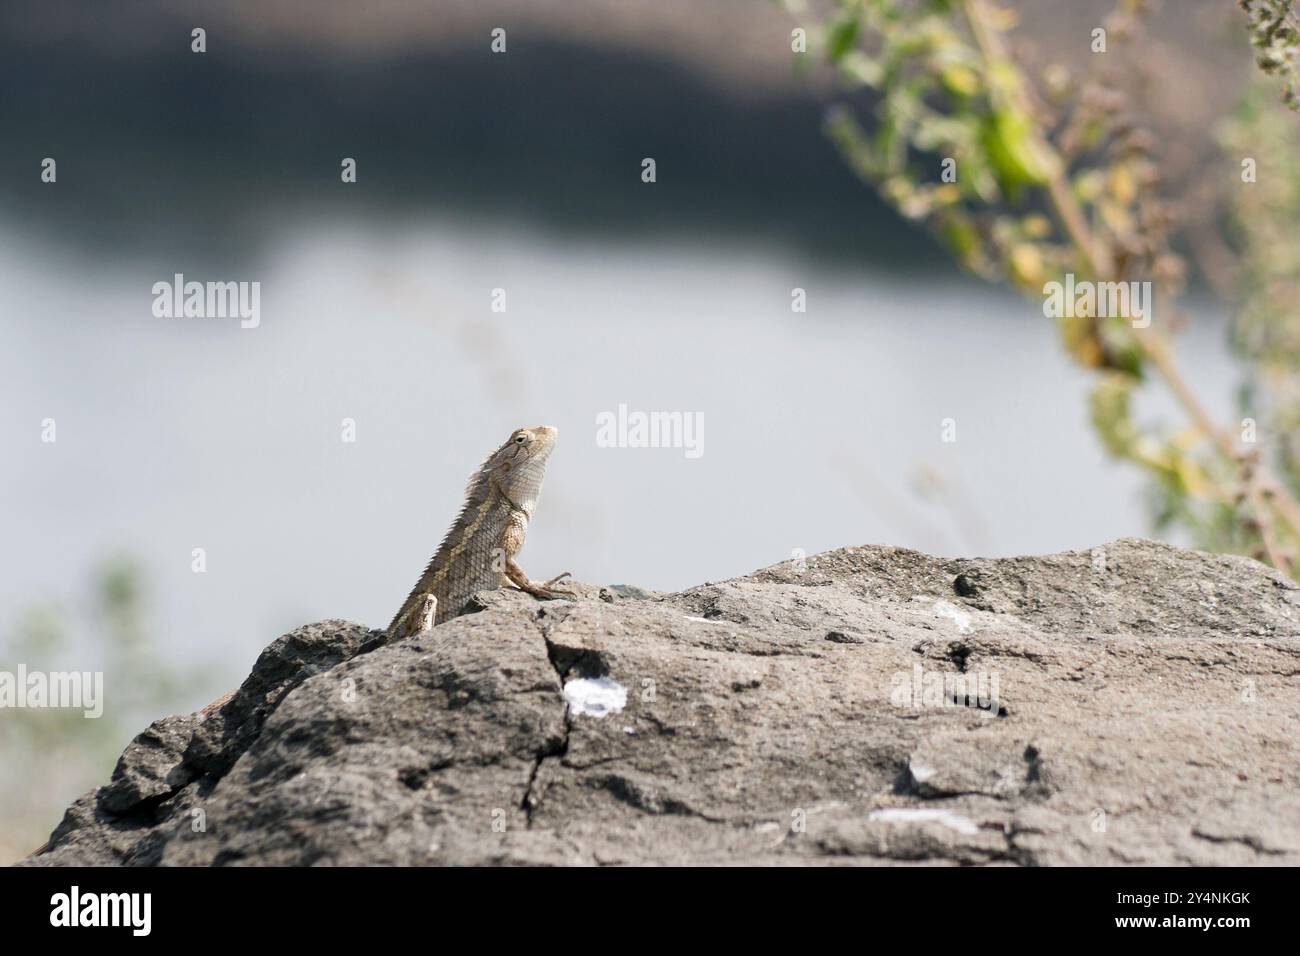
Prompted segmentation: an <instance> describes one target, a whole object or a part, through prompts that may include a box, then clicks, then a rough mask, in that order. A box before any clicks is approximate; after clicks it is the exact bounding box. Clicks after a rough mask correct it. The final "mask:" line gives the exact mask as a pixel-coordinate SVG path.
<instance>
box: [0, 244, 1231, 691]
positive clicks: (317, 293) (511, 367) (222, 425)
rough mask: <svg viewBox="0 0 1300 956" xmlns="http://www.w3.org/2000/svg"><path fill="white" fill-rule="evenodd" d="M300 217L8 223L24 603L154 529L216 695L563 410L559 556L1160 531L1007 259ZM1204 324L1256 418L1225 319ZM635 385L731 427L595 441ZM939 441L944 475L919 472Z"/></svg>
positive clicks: (695, 556)
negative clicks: (1010, 281) (37, 227)
mask: <svg viewBox="0 0 1300 956" xmlns="http://www.w3.org/2000/svg"><path fill="white" fill-rule="evenodd" d="M295 222H297V223H298V225H296V226H295V228H292V229H285V230H280V231H275V230H272V232H271V235H270V236H269V237H264V238H269V240H270V241H267V242H266V243H265V245H266V248H268V249H270V250H271V251H270V252H269V253H267V254H265V255H260V254H259V255H257V256H255V257H254V260H253V261H252V262H251V263H248V264H245V265H243V266H241V267H240V268H239V269H238V270H237V271H228V272H220V271H218V272H214V271H212V270H211V269H210V268H209V269H206V270H203V271H200V270H199V269H198V268H197V267H195V268H192V269H185V268H184V266H183V265H178V264H177V263H175V262H171V261H169V262H159V261H143V260H135V261H126V262H123V261H114V260H112V259H111V258H105V257H102V256H100V257H95V258H93V259H78V258H75V257H73V256H72V255H71V254H70V253H69V252H68V251H67V250H65V249H62V248H55V247H42V246H40V245H35V244H33V243H32V242H31V241H29V240H28V241H24V240H21V239H20V238H19V236H18V235H16V234H15V233H13V232H8V233H0V249H2V250H3V252H2V254H0V283H3V288H4V290H5V291H4V300H5V303H6V306H5V308H4V310H3V313H2V314H0V315H2V317H0V333H2V334H3V341H4V349H3V353H2V354H0V381H3V382H4V401H3V402H2V403H0V428H2V429H3V433H4V436H5V441H4V444H3V448H4V453H5V467H4V468H3V469H0V481H3V483H4V484H3V493H2V494H0V526H3V528H4V535H3V540H4V548H3V551H2V552H0V562H2V564H0V622H2V625H0V626H4V627H9V626H11V624H12V622H13V621H14V619H15V617H16V615H17V613H18V612H19V610H20V609H21V608H23V607H25V606H27V605H29V604H31V603H32V602H35V601H44V600H56V601H57V600H64V601H67V600H72V599H74V598H75V597H76V594H77V593H78V591H79V589H81V588H82V587H84V584H85V581H86V576H87V574H88V572H89V568H90V567H91V566H92V565H93V564H94V563H95V562H96V561H97V560H100V559H102V558H103V557H104V556H105V555H106V554H111V553H117V552H122V551H126V552H128V553H133V554H136V555H138V556H139V557H140V558H141V559H142V561H143V563H144V567H145V570H146V572H147V576H148V581H149V584H150V600H151V620H150V624H151V626H152V627H153V628H154V630H155V632H156V633H158V634H159V635H161V636H162V638H163V639H164V641H165V642H166V644H167V646H168V647H170V648H172V649H173V651H174V653H175V654H177V655H186V656H190V657H193V658H195V659H199V660H214V659H215V660H216V661H217V662H218V663H217V664H216V665H215V666H213V667H212V669H211V687H210V688H208V690H206V691H204V695H203V696H202V697H201V699H200V698H199V697H196V699H195V700H194V701H193V702H192V703H193V704H194V706H199V705H201V704H203V703H205V702H206V700H207V699H208V697H210V696H212V695H215V694H216V693H218V692H220V691H222V690H224V689H226V688H227V687H230V686H234V684H236V683H237V682H238V681H239V680H240V679H241V678H242V677H243V676H244V675H245V674H246V673H247V670H248V667H249V665H250V664H251V662H252V660H253V658H254V657H255V656H256V654H257V653H258V651H259V650H260V649H261V648H262V647H263V646H264V645H265V644H266V643H267V642H269V641H270V640H271V639H273V638H274V637H275V636H277V635H279V634H280V633H282V632H283V631H286V630H288V629H290V628H292V627H295V626H297V625H298V624H301V623H304V622H306V621H311V620H316V619H320V618H324V617H343V618H350V619H353V620H357V621H362V622H365V623H368V624H371V625H375V626H383V625H385V624H386V623H387V621H388V619H389V617H390V615H391V614H392V612H393V610H394V609H395V608H396V606H397V605H398V604H399V603H400V601H401V600H402V598H403V597H404V596H405V595H406V593H407V590H408V589H409V588H410V586H411V584H412V583H413V581H414V579H415V577H416V576H417V575H418V573H419V571H420V570H421V568H422V567H423V564H424V562H425V561H426V560H427V559H428V556H429V554H430V553H431V551H432V549H433V548H434V546H435V545H436V543H437V541H438V540H439V538H440V537H441V535H442V533H443V532H444V530H445V529H446V526H447V525H448V524H449V523H450V521H451V518H452V516H453V514H454V512H455V510H456V508H457V505H458V501H459V497H460V494H461V491H462V488H463V486H464V482H465V479H466V478H467V476H468V475H469V473H470V471H471V470H472V469H473V468H474V467H475V466H476V465H477V464H478V462H479V461H480V460H481V459H482V458H483V457H484V456H485V455H486V454H487V452H488V451H490V450H491V449H492V448H493V447H494V446H495V445H496V444H498V443H499V442H500V441H502V440H504V438H505V437H506V436H507V435H508V433H509V432H510V430H511V429H512V428H514V427H516V426H519V425H532V424H541V423H545V424H553V425H556V426H558V427H559V429H560V444H559V447H558V449H557V452H556V454H555V456H554V457H553V459H552V461H551V466H550V472H549V476H548V479H547V485H546V490H545V494H544V495H543V499H542V503H541V506H540V508H539V511H538V514H537V517H536V519H535V521H534V522H533V525H532V529H531V531H530V537H529V542H528V546H527V548H526V549H525V551H524V553H523V556H522V564H523V566H524V567H525V568H526V569H527V570H528V571H529V573H530V574H532V575H533V576H534V577H549V576H551V575H554V574H556V573H558V572H560V571H572V572H573V573H574V574H575V575H576V576H577V577H578V578H580V579H584V580H589V581H597V582H630V583H635V584H639V585H643V586H646V587H650V588H661V589H676V588H681V587H686V586H689V585H692V584H697V583H700V582H702V581H705V580H710V579H712V580H717V579H721V578H725V577H728V576H732V575H738V574H744V573H746V572H749V571H751V570H753V569H755V568H758V567H761V566H764V565H768V564H771V563H774V562H777V561H781V560H784V559H786V558H788V557H789V556H790V555H791V552H792V551H793V550H794V549H797V548H801V549H803V550H804V551H806V552H807V553H809V554H812V553H815V552H817V551H820V550H824V549H827V548H834V547H839V546H843V545H852V544H862V543H867V542H886V543H891V544H898V545H905V546H909V547H914V548H919V549H923V550H927V551H932V552H938V553H945V554H974V553H979V554H987V555H1009V554H1016V553H1028V552H1049V551H1055V550H1061V549H1066V548H1078V547H1088V546H1092V545H1095V544H1098V543H1100V542H1103V541H1106V540H1108V539H1111V538H1114V537H1117V536H1120V535H1129V534H1145V533H1148V532H1149V525H1148V521H1147V513H1146V510H1145V508H1144V506H1143V502H1142V499H1141V494H1140V492H1141V489H1142V487H1143V483H1142V479H1141V477H1140V476H1139V475H1137V474H1136V473H1134V472H1133V471H1132V470H1130V469H1128V468H1126V467H1124V466H1120V465H1115V464H1113V463H1111V462H1109V461H1108V460H1107V459H1106V458H1105V456H1104V454H1103V452H1102V451H1101V450H1100V447H1099V445H1098V443H1097V442H1096V440H1095V439H1094V437H1093V435H1092V432H1091V429H1090V426H1089V424H1088V422H1087V411H1086V404H1085V395H1086V392H1087V388H1088V381H1089V379H1088V376H1087V375H1085V374H1084V373H1082V372H1080V371H1079V370H1077V369H1075V368H1074V367H1073V366H1071V365H1070V364H1069V363H1068V362H1067V361H1066V359H1065V358H1064V357H1063V355H1062V353H1061V351H1060V348H1059V346H1058V344H1057V340H1056V335H1055V333H1054V331H1053V329H1052V328H1051V327H1050V324H1049V323H1048V322H1047V321H1046V320H1044V319H1043V318H1042V316H1041V312H1040V311H1039V309H1038V307H1037V306H1036V305H1035V304H1034V303H1027V302H1025V301H1023V300H1021V299H1018V298H1015V297H1013V296H1010V295H1008V294H1005V293H1003V292H1000V291H997V290H993V289H990V288H988V287H985V286H983V285H981V284H979V283H976V282H974V281H969V282H951V283H946V284H943V283H929V284H927V283H925V282H918V281H916V280H915V279H914V278H909V279H899V280H894V279H891V278H890V276H888V275H882V274H875V275H872V274H862V273H857V272H844V271H835V270H826V269H822V268H819V267H817V266H816V265H815V264H812V263H810V262H809V261H807V260H805V259H802V258H799V257H796V256H794V255H792V254H790V253H788V252H785V251H783V250H780V249H776V248H771V249H769V248H761V247H745V246H740V245H733V246H732V247H729V248H728V247H719V246H718V245H717V244H716V243H712V244H710V245H708V246H707V247H706V246H704V245H700V246H698V247H692V246H690V245H684V244H680V243H674V244H663V243H646V244H638V243H635V242H627V243H622V244H613V243H595V242H591V243H583V242H580V241H569V240H557V239H555V238H554V237H553V236H551V235H548V234H544V233H530V232H527V231H524V230H519V229H513V230H504V229H502V230H496V231H492V230H484V229H483V228H482V227H479V226H475V225H473V224H470V223H467V222H463V221H454V220H431V221H429V222H428V223H426V224H425V225H423V226H419V227H404V228H400V229H397V230H394V229H392V228H385V227H384V226H383V224H380V223H376V224H375V225H374V226H373V227H358V226H357V224H356V223H355V222H353V223H350V224H348V225H342V224H331V223H329V222H325V221H313V222H311V223H310V224H309V225H303V224H302V221H301V220H295ZM178 269H179V270H181V271H185V272H186V273H187V278H191V279H199V280H209V279H210V280H227V279H234V280H248V281H260V282H261V283H262V298H261V307H262V319H261V325H260V327H259V328H257V329H253V330H243V329H241V328H239V324H238V321H237V320H232V319H187V320H176V319H171V320H169V319H159V318H155V317H154V316H153V315H152V313H151V309H150V306H151V303H152V293H151V291H150V289H151V286H152V285H153V283H154V282H156V281H159V280H169V279H170V278H171V276H172V274H173V272H175V271H178ZM796 286H798V287H802V288H804V289H806V290H807V295H808V311H807V313H806V314H802V315H800V314H793V313H792V312H791V308H790V292H791V289H792V288H793V287H796ZM494 288H504V289H505V290H506V296H507V299H506V301H507V311H506V312H505V313H504V314H493V313H492V312H491V311H490V309H489V305H490V301H491V294H492V290H493V289H494ZM1180 345H1181V351H1182V354H1183V358H1184V362H1185V364H1186V365H1187V366H1188V367H1189V369H1190V370H1191V372H1192V377H1193V378H1194V379H1195V380H1196V381H1197V383H1198V386H1199V387H1200V388H1201V389H1202V391H1203V392H1204V393H1205V394H1206V395H1207V398H1208V399H1209V400H1210V404H1211V405H1212V406H1214V407H1216V408H1217V409H1219V410H1221V411H1224V412H1226V411H1227V410H1228V408H1229V402H1228V400H1229V397H1230V395H1231V389H1232V386H1233V383H1234V381H1235V378H1234V372H1233V368H1232V365H1231V363H1230V361H1229V359H1228V358H1227V357H1226V354H1225V351H1224V349H1223V346H1222V344H1221V333H1220V332H1219V331H1218V330H1217V328H1216V327H1215V324H1214V323H1213V322H1206V323H1202V325H1200V326H1197V327H1196V328H1195V329H1194V330H1193V332H1192V333H1190V334H1188V335H1186V336H1184V337H1183V339H1182V340H1181V343H1180ZM620 403H625V404H627V405H628V406H629V407H630V408H632V409H640V410H645V411H654V410H667V411H684V412H698V413H701V414H702V415H703V418H704V446H703V447H704V454H703V456H702V457H701V458H699V459H689V458H687V457H686V456H685V454H684V453H683V451H682V450H680V449H626V448H613V449H610V448H599V447H597V445H596V441H595V433H596V427H595V421H596V416H597V414H598V413H600V412H602V411H615V410H616V409H617V408H618V406H619V404H620ZM1166 410H1167V405H1166V403H1165V402H1164V401H1163V400H1162V399H1160V398H1159V397H1158V396H1155V395H1153V396H1151V397H1148V398H1147V399H1146V400H1145V403H1144V406H1143V414H1144V415H1155V416H1160V415H1162V414H1164V413H1165V411H1166ZM47 417H48V418H53V419H55V420H56V422H57V429H58V431H57V435H58V440H57V442H56V443H55V444H52V445H50V444H43V443H42V442H41V441H40V433H41V424H40V423H41V421H42V420H43V419H45V418H47ZM948 417H951V418H954V419H955V420H956V422H957V441H956V443H954V444H944V443H942V442H941V441H940V422H941V420H942V419H944V418H948ZM345 418H351V419H354V420H355V422H356V430H357V440H356V442H355V443H351V444H349V443H345V442H343V441H342V440H341V437H340V436H341V422H342V420H343V419H345ZM926 469H928V470H930V471H931V472H932V473H933V474H935V475H937V476H938V477H939V479H940V480H941V481H942V482H944V484H945V487H946V488H947V489H948V491H947V493H946V494H945V495H944V496H942V497H941V498H940V499H938V500H925V499H923V498H922V497H921V496H920V495H918V494H917V492H916V478H917V475H918V472H919V471H922V470H926ZM194 548H204V549H206V554H207V571H206V573H203V574H195V573H193V572H192V571H191V551H192V549H194ZM209 691H210V693H209Z"/></svg>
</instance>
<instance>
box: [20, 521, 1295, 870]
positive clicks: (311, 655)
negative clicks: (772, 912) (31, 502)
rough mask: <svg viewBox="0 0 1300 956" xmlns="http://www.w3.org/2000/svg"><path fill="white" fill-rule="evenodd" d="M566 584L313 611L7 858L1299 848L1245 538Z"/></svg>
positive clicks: (1281, 644) (1044, 860)
mask: <svg viewBox="0 0 1300 956" xmlns="http://www.w3.org/2000/svg"><path fill="white" fill-rule="evenodd" d="M579 592H580V593H579V596H578V597H577V598H575V600H572V601H553V602H547V603H544V604H539V603H537V602H536V601H534V600H533V599H532V598H529V597H527V596H525V595H523V594H521V593H519V592H512V591H505V590H502V591H496V592H485V593H484V594H482V595H480V597H479V603H480V605H481V606H482V609H481V610H479V611H478V612H477V613H473V614H468V615H466V616H463V617H460V618H458V619H456V620H453V621H449V622H447V623H445V624H443V625H441V626H439V627H438V628H436V629H435V630H434V631H433V632H431V633H429V634H426V635H422V636H420V637H416V638H412V639H410V640H407V641H403V642H399V643H397V644H393V645H385V644H384V643H383V641H382V640H381V638H382V635H381V634H380V633H379V632H376V631H370V630H368V629H366V628H364V627H362V626H360V625H356V624H350V623H346V622H342V621H325V622H322V623H319V624H311V625H307V626H306V627H302V628H299V629H298V630H296V631H294V632H292V633H291V634H287V635H285V636H284V637H281V638H280V639H278V640H277V641H275V642H274V643H272V644H271V645H270V646H269V647H268V648H267V649H266V651H265V652H264V653H263V654H262V656H261V657H260V658H259V660H258V662H257V664H256V666H255V667H254V669H253V672H252V674H251V675H250V676H249V678H248V680H246V681H245V682H244V684H243V686H242V687H241V688H240V689H239V690H238V691H237V692H236V693H235V694H234V695H232V696H231V697H230V698H229V699H224V700H222V701H218V702H216V703H215V704H213V705H212V706H211V707H209V708H207V709H206V710H204V711H201V712H199V713H197V714H194V715H191V716H188V717H169V718H166V719H164V720H160V721H157V722H156V723H154V724H153V725H152V726H151V727H149V729H148V730H146V731H145V732H144V733H143V734H141V735H140V736H139V737H138V738H136V740H135V741H133V742H132V743H131V745H130V746H129V747H128V748H127V750H126V752H125V753H124V754H123V755H122V759H121V761H120V762H119V764H118V767H117V769H116V771H115V772H114V774H113V779H112V781H111V782H110V783H109V784H108V785H107V786H105V787H102V788H100V789H98V790H96V791H94V792H92V793H90V794H88V795H86V796H85V797H82V798H81V799H80V800H78V801H77V802H76V803H75V804H74V805H73V806H72V807H71V808H69V810H68V811H67V814H66V816H65V818H64V820H63V822H62V823H61V824H60V825H59V827H58V828H57V829H56V830H55V832H54V834H53V836H52V837H51V841H50V844H49V846H48V848H47V849H45V850H44V851H43V852H41V853H39V854H38V855H34V856H33V857H31V858H29V859H28V860H27V861H25V862H26V863H27V864H32V865H63V864H120V863H125V864H145V865H148V864H175V865H208V864H217V865H220V864H345V865H346V864H500V863H521V864H618V863H628V864H636V863H669V864H671V863H692V864H698V863H734V864H745V863H762V864H786V863H792V864H799V863H864V864H899V863H934V864H1012V865H1016V864H1019V865H1054V864H1102V865H1105V864H1254V863H1258V864H1278V865H1280V864H1296V863H1300V759H1298V757H1297V753H1298V751H1300V743H1298V741H1300V592H1298V591H1297V589H1296V587H1295V585H1293V584H1292V583H1290V582H1288V581H1285V580H1283V579H1281V578H1279V577H1277V576H1276V575H1275V574H1273V573H1272V572H1271V571H1269V570H1268V569H1266V568H1264V567H1263V566H1262V565H1259V564H1256V563H1255V562H1253V561H1249V560H1247V559H1242V558H1233V557H1220V556H1213V555H1207V554H1202V553H1199V552H1193V551H1184V550H1180V549H1177V548H1172V547H1168V546H1166V545H1161V544H1155V543H1152V542H1148V541H1141V540H1133V539H1125V540H1121V541H1117V542H1115V543H1113V544H1110V545H1107V546H1105V547H1103V548H1097V549H1093V550H1092V551H1091V552H1071V553H1066V554H1059V555H1052V556H1048V557H1036V558H1015V559H1007V560H967V559H951V560H950V559H943V558H934V557H929V556H926V555H923V554H919V553H916V552H913V551H906V550H902V549H898V548H888V547H863V548H845V549H842V550H838V551H832V552H828V553H825V554H822V555H818V556H816V557H812V558H809V559H807V562H806V565H800V564H795V563H793V562H788V563H785V564H781V565H777V566H774V567H771V568H768V569H766V570H763V571H760V572H757V573H756V574H753V575H750V576H749V577H744V578H738V579H735V580H732V581H725V582H722V583H720V584H706V585H704V586H701V587H697V588H692V589H690V590H688V591H684V592H682V593H680V594H670V595H663V594H654V593H650V592H645V591H642V590H640V589H636V588H594V587H587V586H579Z"/></svg>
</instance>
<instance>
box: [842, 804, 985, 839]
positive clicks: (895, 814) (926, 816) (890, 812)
mask: <svg viewBox="0 0 1300 956" xmlns="http://www.w3.org/2000/svg"><path fill="white" fill-rule="evenodd" d="M867 819H868V820H879V821H880V822H881V823H942V824H943V825H944V826H946V827H948V828H949V829H952V830H956V831H957V832H958V833H965V834H967V835H968V836H969V835H971V834H974V833H978V832H979V827H977V826H976V825H975V824H974V823H972V822H971V821H970V820H969V819H968V818H966V817H963V816H959V815H958V814H956V813H953V812H952V811H950V810H931V809H924V808H922V809H917V808H914V807H886V808H885V809H884V810H872V811H871V813H869V814H868V815H867Z"/></svg>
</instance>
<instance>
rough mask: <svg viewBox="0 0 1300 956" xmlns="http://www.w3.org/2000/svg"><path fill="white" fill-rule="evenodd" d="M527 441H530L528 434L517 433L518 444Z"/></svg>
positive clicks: (516, 442) (516, 440)
mask: <svg viewBox="0 0 1300 956" xmlns="http://www.w3.org/2000/svg"><path fill="white" fill-rule="evenodd" d="M526 441H528V436H527V435H516V436H515V444H516V445H522V444H523V443H524V442H526Z"/></svg>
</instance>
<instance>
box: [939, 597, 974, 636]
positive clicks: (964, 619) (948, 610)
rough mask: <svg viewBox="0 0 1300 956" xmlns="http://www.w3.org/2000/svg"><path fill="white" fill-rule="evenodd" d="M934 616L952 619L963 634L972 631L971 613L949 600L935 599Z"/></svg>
mask: <svg viewBox="0 0 1300 956" xmlns="http://www.w3.org/2000/svg"><path fill="white" fill-rule="evenodd" d="M934 616H935V617H946V618H949V619H951V620H952V621H953V622H954V623H955V624H956V625H957V630H959V631H961V633H963V634H969V633H970V632H971V624H970V615H969V614H967V613H966V612H965V611H963V610H962V609H961V608H959V607H957V606H956V605H955V604H950V603H949V602H947V601H935V602H934Z"/></svg>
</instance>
